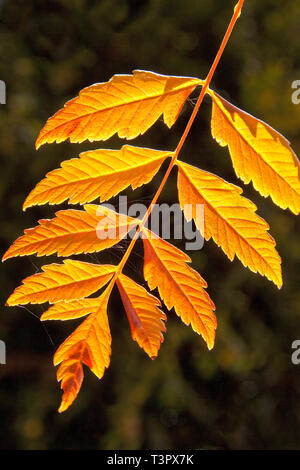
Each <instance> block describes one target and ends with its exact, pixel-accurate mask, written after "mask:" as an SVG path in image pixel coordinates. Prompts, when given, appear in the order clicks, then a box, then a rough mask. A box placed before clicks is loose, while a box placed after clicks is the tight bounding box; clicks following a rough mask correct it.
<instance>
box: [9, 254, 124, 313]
mask: <svg viewBox="0 0 300 470" xmlns="http://www.w3.org/2000/svg"><path fill="white" fill-rule="evenodd" d="M42 270H43V272H42V273H38V274H34V275H33V276H29V277H27V278H26V279H24V280H23V284H22V285H21V286H19V287H17V288H16V289H15V291H14V292H13V293H12V294H11V296H10V297H9V298H8V300H7V305H9V306H11V305H22V304H23V305H24V304H28V303H32V304H40V303H43V302H50V303H55V302H59V301H60V300H77V299H82V298H83V297H86V296H88V295H91V294H93V293H94V292H96V291H97V290H99V289H100V288H101V287H103V286H104V285H105V284H106V283H107V282H108V281H109V280H110V279H111V278H112V276H113V274H114V273H115V271H116V266H111V265H98V264H91V263H84V262H82V261H74V260H71V259H67V260H65V261H64V264H48V265H47V266H43V267H42Z"/></svg>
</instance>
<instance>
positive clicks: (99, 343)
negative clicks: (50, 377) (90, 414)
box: [54, 290, 111, 412]
mask: <svg viewBox="0 0 300 470" xmlns="http://www.w3.org/2000/svg"><path fill="white" fill-rule="evenodd" d="M108 297H109V292H108V290H106V291H104V292H103V294H102V295H101V297H100V299H99V301H100V306H99V308H98V309H97V310H96V312H94V313H92V314H91V315H89V316H88V318H86V320H84V321H83V322H82V323H81V325H79V327H78V328H76V330H75V331H74V332H73V333H72V334H71V335H70V336H69V337H68V338H67V339H66V340H65V341H64V342H63V343H62V344H61V346H60V347H59V348H58V350H57V351H56V353H55V355H54V365H58V364H61V365H60V367H59V369H58V371H57V380H58V381H61V387H62V389H63V390H64V394H63V397H62V402H61V405H60V408H59V412H63V411H65V410H66V409H67V408H68V407H69V406H70V405H71V404H72V403H73V401H74V400H75V398H76V396H77V394H78V392H79V390H80V387H81V384H82V380H83V369H82V364H85V365H86V366H88V367H89V368H90V369H91V371H92V372H94V374H95V375H96V376H97V377H98V378H99V379H101V378H102V376H103V374H104V371H105V368H107V367H108V366H109V362H110V355H111V335H110V328H109V324H108V318H107V312H106V311H107V301H108Z"/></svg>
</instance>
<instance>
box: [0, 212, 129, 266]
mask: <svg viewBox="0 0 300 470" xmlns="http://www.w3.org/2000/svg"><path fill="white" fill-rule="evenodd" d="M84 209H85V211H78V210H73V209H69V210H65V211H59V212H57V213H56V218H55V219H52V220H48V219H46V220H40V221H39V224H40V225H38V226H37V227H34V228H30V229H27V230H25V235H23V236H21V237H19V238H18V239H17V240H16V241H15V242H14V243H13V245H12V246H11V247H10V248H9V249H8V250H7V252H6V253H5V254H4V256H3V259H2V261H4V260H6V259H8V258H11V257H13V256H25V255H31V254H33V253H36V254H37V256H42V255H51V254H52V253H57V254H58V255H59V256H70V255H74V254H79V253H94V252H97V251H101V250H104V249H105V248H109V247H111V246H113V245H115V244H116V243H119V241H120V240H122V239H123V238H124V237H125V236H126V235H127V233H128V232H129V231H130V230H131V229H132V228H134V227H135V226H136V225H137V223H138V221H135V220H134V219H132V218H130V217H127V216H126V215H122V214H117V213H116V212H114V211H112V210H110V209H108V208H106V207H105V206H96V205H92V204H89V205H86V206H84Z"/></svg>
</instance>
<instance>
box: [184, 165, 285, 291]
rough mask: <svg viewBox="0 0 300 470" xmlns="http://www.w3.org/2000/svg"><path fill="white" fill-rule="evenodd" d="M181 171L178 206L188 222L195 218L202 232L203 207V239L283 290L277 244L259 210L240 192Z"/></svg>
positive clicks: (194, 170) (211, 177) (195, 171)
mask: <svg viewBox="0 0 300 470" xmlns="http://www.w3.org/2000/svg"><path fill="white" fill-rule="evenodd" d="M178 168H179V172H178V192H179V202H180V206H181V208H182V210H183V211H184V213H185V217H186V219H187V220H191V219H192V218H193V219H194V220H195V223H196V225H197V227H198V229H199V230H200V231H202V232H203V230H202V227H201V226H200V225H199V221H198V220H197V215H196V210H197V204H203V205H204V234H203V233H202V235H203V236H204V238H205V239H206V240H209V239H210V238H211V237H212V238H213V239H214V241H215V242H216V243H217V245H219V246H220V247H221V248H222V250H223V251H224V252H225V253H226V255H227V256H228V258H229V259H230V260H231V261H232V260H233V258H234V256H235V255H236V256H237V257H238V258H239V259H240V260H241V261H242V263H243V265H244V266H248V267H249V268H250V269H251V270H252V271H254V272H259V273H260V274H262V275H264V276H266V277H267V278H268V279H270V280H271V281H273V282H274V283H275V284H276V285H277V286H278V287H279V288H280V287H281V285H282V278H281V259H280V256H279V255H278V253H277V251H276V249H275V245H276V243H275V241H274V239H273V238H272V237H271V235H270V234H269V233H268V232H267V231H268V229H269V226H268V224H267V223H266V222H265V221H264V220H263V219H262V218H261V217H259V216H258V215H257V214H255V211H256V209H257V208H256V206H255V205H254V204H253V203H252V202H251V201H249V200H248V199H246V198H244V197H242V196H241V193H242V190H241V188H239V187H238V186H235V185H233V184H229V183H227V182H226V181H224V180H223V179H222V178H219V177H218V176H216V175H213V174H212V173H208V172H206V171H203V170H199V168H195V167H194V166H191V165H188V164H187V163H183V162H178ZM188 205H190V206H188ZM190 209H191V210H190Z"/></svg>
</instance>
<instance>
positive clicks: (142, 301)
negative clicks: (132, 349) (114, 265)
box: [117, 274, 166, 359]
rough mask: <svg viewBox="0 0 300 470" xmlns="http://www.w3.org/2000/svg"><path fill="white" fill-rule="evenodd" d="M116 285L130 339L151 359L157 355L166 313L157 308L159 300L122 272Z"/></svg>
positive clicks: (159, 304)
mask: <svg viewBox="0 0 300 470" xmlns="http://www.w3.org/2000/svg"><path fill="white" fill-rule="evenodd" d="M117 286H118V288H119V291H120V295H121V298H122V301H123V305H124V307H125V310H126V314H127V317H128V321H129V324H130V328H131V335H132V339H133V340H135V341H137V343H138V345H139V346H140V347H141V348H142V349H144V351H145V352H146V353H147V354H148V356H149V357H150V358H151V359H155V358H156V357H157V354H158V351H159V348H160V344H161V343H162V342H163V340H164V338H163V335H162V331H166V327H165V324H164V323H163V321H162V320H166V315H165V314H164V313H163V312H162V311H161V310H160V309H159V308H158V307H160V306H161V303H160V301H159V300H158V299H157V298H156V297H154V295H151V294H149V292H147V291H146V289H144V287H142V286H140V285H139V284H137V283H136V282H134V281H133V280H132V279H129V278H128V277H127V276H124V274H120V275H119V277H118V279H117Z"/></svg>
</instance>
